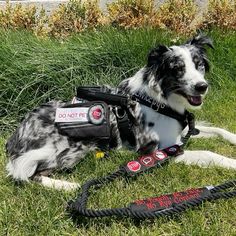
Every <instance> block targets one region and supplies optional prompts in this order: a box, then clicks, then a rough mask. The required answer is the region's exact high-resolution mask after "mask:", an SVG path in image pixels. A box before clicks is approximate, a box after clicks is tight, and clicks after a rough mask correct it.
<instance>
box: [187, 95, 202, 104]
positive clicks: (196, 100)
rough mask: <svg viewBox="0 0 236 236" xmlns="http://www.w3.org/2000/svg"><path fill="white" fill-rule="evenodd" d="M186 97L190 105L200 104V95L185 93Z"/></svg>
mask: <svg viewBox="0 0 236 236" xmlns="http://www.w3.org/2000/svg"><path fill="white" fill-rule="evenodd" d="M186 98H187V100H188V102H189V104H191V105H192V106H200V105H201V104H202V96H190V95H186Z"/></svg>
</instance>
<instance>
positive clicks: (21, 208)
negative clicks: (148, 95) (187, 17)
mask: <svg viewBox="0 0 236 236" xmlns="http://www.w3.org/2000/svg"><path fill="white" fill-rule="evenodd" d="M208 34H209V36H210V37H212V39H213V40H214V47H215V50H209V58H210V62H211V63H210V64H211V72H210V73H209V74H208V75H207V79H208V80H209V81H210V84H211V88H210V91H209V95H208V96H207V98H206V101H205V104H204V107H203V109H202V110H201V111H197V112H195V114H196V115H197V117H198V119H200V120H206V121H207V122H210V123H212V124H213V125H215V126H219V127H223V128H226V129H228V130H230V131H232V132H234V133H235V132H236V122H235V117H236V77H235V76H236V47H235V41H236V33H235V32H223V31H218V30H212V31H210V32H208ZM185 40H186V38H184V37H182V38H179V37H177V36H176V35H174V34H171V33H168V32H165V31H156V30H151V29H145V30H144V29H143V30H142V29H140V30H136V31H135V30H129V31H122V30H115V29H104V30H102V31H98V32H87V33H83V34H80V35H74V36H72V37H71V38H69V39H67V40H52V39H38V38H36V37H34V36H33V35H32V34H31V33H28V32H24V31H15V32H13V31H7V32H6V31H0V62H1V63H0V131H1V137H0V235H11V236H12V235H132V236H133V235H236V223H235V219H236V204H235V202H236V199H230V200H227V201H226V200H219V201H216V202H211V203H204V204H202V205H201V206H200V207H198V208H195V209H190V210H188V211H186V212H185V213H183V214H181V215H178V216H175V217H173V218H161V219H155V220H144V221H142V222H137V221H134V220H132V219H129V218H123V219H119V218H103V219H78V221H77V222H76V223H75V222H73V221H72V219H71V218H70V216H69V215H67V213H66V212H65V206H66V202H67V201H68V200H71V199H73V198H75V197H76V195H77V192H63V191H61V192H60V191H57V190H52V189H47V188H44V187H41V186H39V185H38V184H35V183H26V184H20V183H14V182H13V181H12V180H11V179H10V178H7V177H6V172H5V164H6V155H5V149H4V148H5V147H4V145H5V142H6V139H7V137H9V135H10V134H11V132H13V130H14V128H15V127H16V125H17V123H18V122H19V121H20V119H21V118H22V117H23V116H24V114H25V113H26V112H27V111H28V110H30V109H31V108H33V107H35V106H37V105H38V104H40V103H42V102H45V101H48V100H50V99H54V98H56V99H62V100H70V99H71V98H72V97H73V95H74V88H75V87H76V86H77V85H85V84H90V85H95V84H111V85H116V84H118V83H119V81H121V80H122V79H124V78H127V77H128V76H130V75H132V74H133V73H134V72H135V71H137V70H138V69H139V68H140V67H141V66H143V65H144V64H145V60H146V55H147V53H148V51H149V50H150V49H151V48H152V47H154V46H155V45H158V44H167V45H171V44H173V43H177V44H178V43H182V42H184V41H185ZM188 149H192V150H193V149H203V150H211V151H214V152H217V153H220V154H223V155H226V156H229V157H236V148H235V146H233V145H230V144H229V143H227V142H225V141H223V140H222V139H220V138H212V139H210V140H191V141H190V142H189V144H188ZM135 157H137V155H136V154H135V153H132V152H129V151H124V150H122V151H120V152H115V151H114V152H111V153H110V158H109V159H106V160H96V159H95V158H94V156H93V155H92V154H91V155H88V156H86V158H85V159H84V160H83V161H82V162H81V163H80V164H79V165H78V166H77V167H76V169H75V170H74V171H73V172H72V173H69V174H68V173H56V174H55V175H54V176H55V177H56V178H62V179H66V180H70V181H77V182H79V183H83V182H85V181H86V180H88V179H91V178H95V177H98V176H102V175H106V174H107V173H108V172H112V171H114V170H116V169H117V168H118V166H119V165H121V164H122V163H124V162H125V161H127V160H130V159H132V158H135ZM229 179H235V171H233V170H225V169H221V168H206V169H201V168H199V167H197V166H185V165H183V164H175V163H170V164H169V165H168V166H164V167H163V168H161V169H155V170H153V171H151V172H150V173H147V174H144V175H141V176H139V177H138V178H137V179H135V180H130V181H128V182H127V181H125V180H117V181H115V182H114V183H113V184H110V185H108V186H106V187H104V188H102V189H101V190H99V191H97V192H96V193H94V194H93V195H91V196H90V201H89V206H90V207H92V208H96V207H97V208H105V207H108V208H109V207H119V206H125V205H127V204H129V203H130V202H132V201H133V200H135V199H140V198H145V197H150V196H157V195H159V194H164V193H170V192H173V191H179V190H183V189H187V188H191V187H198V186H199V187H200V186H204V185H214V184H219V183H222V182H224V181H226V180H229Z"/></svg>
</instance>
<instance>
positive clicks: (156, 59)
mask: <svg viewBox="0 0 236 236" xmlns="http://www.w3.org/2000/svg"><path fill="white" fill-rule="evenodd" d="M169 50H170V49H169V48H168V47H166V46H165V45H159V46H158V47H156V48H154V49H152V50H151V51H150V52H149V54H148V58H147V66H148V67H151V66H153V65H158V64H159V63H160V62H161V61H162V58H163V54H164V53H166V52H167V51H169Z"/></svg>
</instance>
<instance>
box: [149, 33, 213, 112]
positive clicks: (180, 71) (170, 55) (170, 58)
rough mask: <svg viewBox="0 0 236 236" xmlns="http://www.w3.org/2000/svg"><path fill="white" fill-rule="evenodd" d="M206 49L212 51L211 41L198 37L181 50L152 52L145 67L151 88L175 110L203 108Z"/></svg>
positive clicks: (206, 67) (156, 49) (184, 45)
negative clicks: (177, 108)
mask: <svg viewBox="0 0 236 236" xmlns="http://www.w3.org/2000/svg"><path fill="white" fill-rule="evenodd" d="M206 46H209V47H211V48H213V45H212V41H211V40H210V39H209V38H207V37H205V36H197V37H195V38H193V39H191V40H189V41H188V42H186V43H185V44H183V45H180V46H171V47H167V46H163V45H161V46H159V47H157V48H155V49H153V50H151V52H150V53H149V55H148V63H147V66H146V69H147V74H146V75H147V76H146V79H147V80H148V86H149V88H150V89H151V90H152V91H153V92H154V93H155V91H156V92H157V93H160V92H161V94H162V97H163V98H164V99H165V100H166V101H167V102H168V104H171V105H172V106H178V104H182V105H184V107H185V108H198V107H200V106H201V105H202V102H203V98H204V96H205V95H206V93H207V91H208V83H207V81H206V80H205V78H204V76H205V73H206V72H207V71H208V70H209V63H208V60H207V57H206V49H205V48H206ZM153 92H152V94H153Z"/></svg>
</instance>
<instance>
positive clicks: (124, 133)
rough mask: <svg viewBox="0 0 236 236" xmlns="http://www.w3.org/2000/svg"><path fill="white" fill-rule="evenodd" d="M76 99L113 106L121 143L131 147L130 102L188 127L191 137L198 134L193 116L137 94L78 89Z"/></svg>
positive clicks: (94, 88)
mask: <svg viewBox="0 0 236 236" xmlns="http://www.w3.org/2000/svg"><path fill="white" fill-rule="evenodd" d="M77 97H78V98H81V99H85V100H89V101H94V100H97V101H103V102H105V103H107V104H109V105H112V106H114V109H113V110H114V113H115V115H116V118H117V122H118V128H119V131H120V134H121V139H122V141H128V142H129V144H130V145H131V146H134V145H135V137H134V134H133V132H132V129H131V126H132V124H133V123H135V120H134V119H133V117H132V115H131V114H130V112H129V110H128V109H127V108H128V107H129V106H130V103H131V102H132V101H135V102H138V103H140V104H142V105H145V106H147V107H150V108H151V109H152V110H154V111H156V112H158V113H159V114H162V115H165V116H168V117H170V118H172V119H175V120H177V121H178V122H179V123H180V124H181V126H182V129H184V128H185V127H186V126H187V125H189V128H190V130H191V135H196V134H198V130H197V129H195V124H194V115H193V114H192V113H190V112H188V111H187V110H186V111H185V112H184V113H183V114H180V113H179V112H177V111H175V110H173V109H172V108H170V107H169V106H167V105H166V104H164V103H159V102H157V101H155V100H154V99H153V98H151V97H149V96H146V95H144V94H141V93H139V92H137V93H134V94H132V95H128V96H124V95H121V94H117V93H116V94H111V93H108V92H107V91H106V88H103V87H100V86H94V87H78V88H77Z"/></svg>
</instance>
